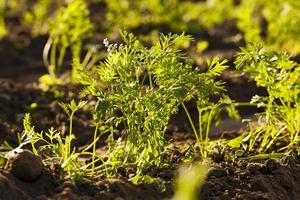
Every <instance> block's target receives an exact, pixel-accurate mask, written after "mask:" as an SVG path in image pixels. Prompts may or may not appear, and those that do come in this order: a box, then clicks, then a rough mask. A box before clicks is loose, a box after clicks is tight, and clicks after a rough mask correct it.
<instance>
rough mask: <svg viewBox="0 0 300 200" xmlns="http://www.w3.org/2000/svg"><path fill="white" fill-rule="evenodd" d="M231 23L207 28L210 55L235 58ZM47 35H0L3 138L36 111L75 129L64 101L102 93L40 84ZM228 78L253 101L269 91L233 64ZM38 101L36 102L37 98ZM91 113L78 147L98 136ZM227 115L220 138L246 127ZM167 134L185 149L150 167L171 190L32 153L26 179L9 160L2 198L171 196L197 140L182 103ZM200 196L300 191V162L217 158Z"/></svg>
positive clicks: (298, 194) (40, 125)
mask: <svg viewBox="0 0 300 200" xmlns="http://www.w3.org/2000/svg"><path fill="white" fill-rule="evenodd" d="M100 7H101V8H102V6H100ZM92 14H93V13H92ZM101 15H103V14H101ZM92 16H93V18H95V20H96V19H97V14H93V15H92ZM16 26H18V25H16ZM224 26H225V28H224ZM232 26H233V24H232V22H227V24H224V25H223V26H220V27H218V26H217V27H215V28H214V29H212V30H209V31H207V33H205V34H203V35H201V36H200V37H202V38H200V39H203V38H204V39H208V40H209V41H210V44H211V45H210V47H209V49H208V50H207V51H205V52H204V57H212V56H213V55H216V54H217V55H219V56H220V57H222V58H227V59H228V60H229V63H230V64H232V60H233V55H234V53H235V52H236V51H237V50H238V48H237V45H236V44H227V43H224V41H223V40H222V39H221V38H224V37H227V38H229V37H230V36H231V35H232V34H234V33H235V32H236V30H235V29H234V27H232ZM228 27H229V28H228ZM97 37H98V39H97V40H98V41H101V39H103V37H104V36H103V35H102V34H98V36H97ZM20 38H21V39H20ZM46 39H47V36H41V37H37V38H31V37H30V35H29V34H28V33H26V32H24V31H23V32H22V31H21V32H18V34H16V35H15V36H10V37H8V38H4V39H2V40H1V41H0V55H1V56H0V67H1V72H0V144H2V143H3V142H4V141H7V142H8V143H9V144H11V145H13V146H16V145H17V137H16V135H17V133H20V132H21V131H22V118H23V116H24V114H25V113H28V112H29V113H31V116H32V123H33V125H35V129H36V130H37V131H41V130H47V129H48V128H50V127H51V126H53V127H54V128H56V129H58V130H60V131H61V132H62V134H65V133H67V132H68V129H67V128H66V127H68V125H67V123H68V118H67V115H66V114H65V113H64V112H63V110H62V109H61V108H60V107H59V105H58V102H60V101H64V102H69V101H70V100H71V99H77V100H78V99H88V100H89V102H90V105H91V108H90V109H92V105H93V103H94V102H95V99H94V98H93V97H90V96H85V97H83V96H81V95H78V93H79V91H80V88H78V87H77V86H73V85H68V86H60V87H59V88H58V89H59V91H60V94H57V93H54V92H51V91H48V92H44V91H41V90H40V88H39V87H37V81H38V78H39V77H40V76H41V75H43V74H45V73H46V70H45V68H44V67H43V63H42V59H41V58H42V55H41V52H42V49H43V46H44V44H45V42H46ZM198 39H199V38H198ZM221 78H222V80H223V81H225V82H226V89H227V91H228V94H229V96H230V97H231V98H232V99H234V100H236V101H242V102H247V101H249V100H250V99H251V97H252V96H253V95H254V94H257V93H258V94H265V93H266V92H265V91H264V90H263V89H261V88H257V87H256V86H255V83H254V82H252V81H250V79H249V77H248V76H247V75H244V76H242V77H237V76H235V75H233V74H232V73H231V71H230V70H227V71H225V72H224V73H223V74H222V77H221ZM33 103H35V104H36V105H37V106H32V105H33ZM187 107H188V109H189V110H190V111H191V114H192V116H196V114H197V113H196V110H195V106H194V104H193V103H192V102H191V103H190V104H188V105H187ZM239 111H240V113H241V115H242V116H243V117H244V118H251V117H253V114H254V113H255V112H257V109H256V108H253V107H246V108H240V110H239ZM91 119H92V115H91V114H90V112H89V110H86V111H85V112H83V111H81V112H78V113H77V114H76V115H75V117H74V130H75V135H76V141H75V143H74V145H75V146H76V147H78V148H82V147H83V146H84V145H86V144H88V143H89V142H91V140H92V135H93V127H92V126H91V125H90V124H91ZM223 121H224V123H223V125H222V126H221V127H219V128H213V129H212V130H211V136H212V137H214V138H216V137H218V136H220V135H227V136H226V137H233V136H236V135H238V134H240V132H241V130H243V129H245V128H246V125H245V124H242V123H240V122H235V121H232V120H230V119H228V118H227V117H226V116H224V120H223ZM166 138H167V139H172V143H173V144H174V146H175V147H178V146H179V147H178V148H177V149H178V152H177V153H174V155H173V154H172V155H170V159H171V160H172V161H173V163H172V166H171V167H168V168H165V169H156V170H155V171H153V172H151V174H152V175H153V176H155V177H159V178H161V179H162V180H164V181H165V184H166V191H165V192H160V191H159V190H158V189H157V188H156V186H155V185H149V184H140V185H134V184H132V183H131V182H130V181H128V179H127V178H126V177H118V178H114V179H108V180H103V179H101V178H97V179H96V178H95V179H94V180H77V181H75V180H69V179H65V178H63V177H61V176H59V174H57V173H56V172H55V170H54V169H53V166H41V163H40V162H39V161H38V160H35V159H38V158H36V157H34V156H28V155H27V157H26V159H28V160H29V161H30V159H33V160H31V162H25V164H22V165H21V168H20V169H18V170H19V171H22V170H23V171H24V170H26V168H28V167H29V168H30V167H32V166H28V163H37V166H36V167H34V169H36V171H33V176H34V177H33V178H29V179H28V178H27V177H26V178H25V179H24V177H22V175H21V176H20V175H19V174H20V172H17V173H15V172H13V171H14V170H12V169H13V164H11V163H8V164H7V165H6V167H4V166H2V167H0V200H23V199H36V200H44V199H62V200H64V199H66V200H67V199H72V200H73V199H74V200H77V199H78V200H79V199H80V200H89V199H91V200H92V199H99V200H100V199H105V200H109V199H112V200H123V199H126V200H127V199H128V200H134V199H145V200H146V199H149V200H150V199H153V200H159V199H171V198H172V196H173V194H174V191H173V180H174V178H175V177H176V174H177V171H176V169H177V167H178V165H179V164H180V162H179V160H180V157H181V156H182V155H183V154H184V152H181V150H182V149H184V148H183V147H184V146H186V145H188V144H193V142H194V136H193V134H192V133H191V130H190V127H189V125H188V120H187V118H186V117H185V115H184V111H183V110H179V113H178V114H177V115H176V116H173V117H172V119H171V120H170V125H169V128H168V130H167V134H166ZM104 142H105V139H104V140H101V141H99V146H100V147H103V145H104ZM100 150H101V149H99V151H100ZM7 162H9V161H7ZM8 166H9V167H8ZM22 166H24V167H22ZM24 172H25V171H24ZM35 172H39V173H35ZM25 173H27V172H25ZM21 174H22V173H21ZM20 177H21V178H20ZM28 180H29V181H28ZM187 184H188V183H187ZM199 198H201V199H202V200H210V199H212V200H217V199H220V200H226V199H241V200H248V199H249V200H262V199H266V200H267V199H272V200H273V199H274V200H277V199H278V200H281V199H282V200H288V199H291V200H297V199H300V163H299V162H298V161H296V160H294V158H291V157H288V156H286V157H283V158H281V159H279V160H278V161H275V160H272V159H269V160H257V161H246V160H236V161H232V162H224V161H222V162H220V163H214V162H213V163H212V164H211V167H210V169H209V175H208V177H207V179H206V181H205V183H204V185H203V187H202V189H201V190H200V189H199Z"/></svg>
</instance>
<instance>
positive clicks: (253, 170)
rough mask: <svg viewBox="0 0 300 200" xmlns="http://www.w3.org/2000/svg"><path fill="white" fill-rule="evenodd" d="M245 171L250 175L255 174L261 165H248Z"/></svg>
mask: <svg viewBox="0 0 300 200" xmlns="http://www.w3.org/2000/svg"><path fill="white" fill-rule="evenodd" d="M246 169H247V170H248V171H249V172H250V173H251V174H255V173H256V172H258V171H259V170H260V169H261V165H260V164H259V163H248V164H247V167H246Z"/></svg>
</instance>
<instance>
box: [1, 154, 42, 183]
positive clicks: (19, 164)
mask: <svg viewBox="0 0 300 200" xmlns="http://www.w3.org/2000/svg"><path fill="white" fill-rule="evenodd" d="M43 168H44V165H43V163H42V159H41V158H40V157H39V156H37V155H35V154H33V153H32V152H31V151H29V150H22V151H21V152H19V153H16V154H15V155H14V156H12V157H11V158H9V159H8V160H7V162H6V165H5V170H7V171H8V172H10V173H11V174H13V175H14V176H16V177H17V178H18V179H20V180H22V181H25V182H33V181H35V180H36V179H37V178H38V177H39V176H40V175H41V173H42V170H43Z"/></svg>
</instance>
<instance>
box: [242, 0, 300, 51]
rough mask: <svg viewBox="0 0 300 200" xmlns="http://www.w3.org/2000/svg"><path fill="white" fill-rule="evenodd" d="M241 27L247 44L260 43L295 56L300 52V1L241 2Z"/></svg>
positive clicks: (245, 0) (244, 0)
mask: <svg viewBox="0 0 300 200" xmlns="http://www.w3.org/2000/svg"><path fill="white" fill-rule="evenodd" d="M237 13H238V15H237V16H238V17H237V24H238V27H239V29H240V30H241V31H243V32H244V35H245V39H246V41H247V42H259V43H262V44H263V45H264V46H265V47H267V48H270V49H271V50H276V51H287V52H289V53H290V54H292V55H296V54H298V53H299V52H300V39H299V33H300V27H299V24H300V2H299V1H294V0H265V1H259V0H253V1H247V0H243V1H241V3H240V5H239V7H238V12H237Z"/></svg>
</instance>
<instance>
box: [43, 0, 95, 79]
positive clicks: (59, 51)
mask: <svg viewBox="0 0 300 200" xmlns="http://www.w3.org/2000/svg"><path fill="white" fill-rule="evenodd" d="M92 30H93V25H92V23H91V22H90V19H89V10H88V9H87V5H86V3H85V1H83V0H73V1H71V2H70V3H68V5H67V6H66V7H62V8H60V9H59V10H58V11H57V13H56V16H55V18H54V19H53V21H52V22H51V23H50V27H49V33H50V37H49V39H48V41H47V43H46V45H45V48H44V52H43V58H44V63H45V65H46V66H47V68H48V71H49V76H50V79H51V80H56V79H57V78H58V75H59V73H60V72H61V66H62V63H63V60H64V57H65V53H66V50H67V49H68V48H70V50H71V53H72V56H73V58H74V59H78V60H80V52H81V47H82V42H83V40H84V39H86V38H87V37H89V36H90V34H91V33H92ZM76 72H77V70H76V69H75V68H74V67H73V69H72V80H74V79H75V77H76Z"/></svg>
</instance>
